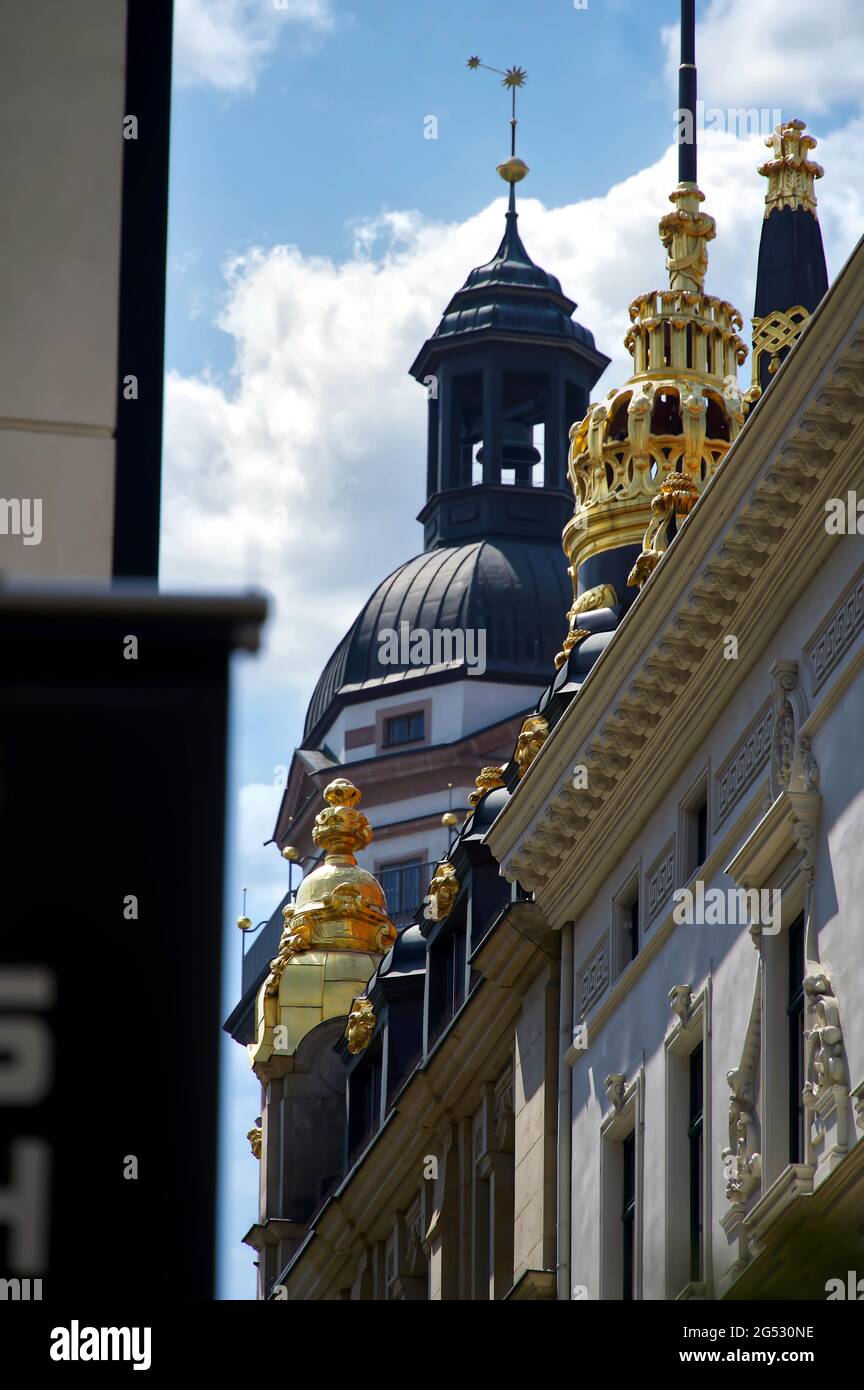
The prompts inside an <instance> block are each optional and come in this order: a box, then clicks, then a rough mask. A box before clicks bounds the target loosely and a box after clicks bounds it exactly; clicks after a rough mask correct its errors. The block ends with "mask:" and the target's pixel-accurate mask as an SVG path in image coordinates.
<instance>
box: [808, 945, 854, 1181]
mask: <svg viewBox="0 0 864 1390" xmlns="http://www.w3.org/2000/svg"><path fill="white" fill-rule="evenodd" d="M814 965H815V969H814ZM807 968H808V973H807V974H806V975H805V977H804V998H805V1001H806V1017H805V1027H804V1049H805V1051H804V1065H805V1072H806V1076H807V1079H806V1081H805V1083H804V1090H803V1092H802V1096H801V1099H802V1101H803V1103H804V1108H805V1110H806V1111H807V1113H808V1116H809V1119H810V1124H809V1126H808V1134H807V1159H808V1162H810V1163H812V1164H813V1165H814V1166H815V1165H816V1164H821V1163H823V1162H826V1161H827V1162H828V1166H829V1168H830V1167H833V1166H834V1165H833V1160H834V1159H835V1158H837V1159H839V1158H842V1157H843V1156H844V1155H845V1154H846V1153H848V1151H849V1139H850V1135H849V1116H848V1111H849V1084H848V1069H847V1065H846V1049H845V1044H844V1039H843V1028H842V1025H841V1022H840V1004H839V1001H838V1000H837V997H836V995H835V993H834V986H833V984H832V982H831V976H830V971H829V969H828V967H827V966H825V965H823V964H821V963H818V962H816V963H814V962H811V961H809V960H808V961H807ZM829 1137H830V1139H831V1141H832V1142H831V1145H830V1152H829V1151H828V1143H827V1141H828V1139H829Z"/></svg>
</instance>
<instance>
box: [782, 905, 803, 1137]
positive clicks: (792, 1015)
mask: <svg viewBox="0 0 864 1390" xmlns="http://www.w3.org/2000/svg"><path fill="white" fill-rule="evenodd" d="M788 959H789V1002H788V1004H787V1006H786V1013H787V1015H788V1017H789V1162H790V1163H803V1162H804V1124H805V1112H804V1102H803V1101H802V1099H801V1092H802V1090H803V1089H804V917H803V915H802V916H801V917H799V918H798V919H797V921H795V922H793V923H792V925H791V927H790V928H789V957H788Z"/></svg>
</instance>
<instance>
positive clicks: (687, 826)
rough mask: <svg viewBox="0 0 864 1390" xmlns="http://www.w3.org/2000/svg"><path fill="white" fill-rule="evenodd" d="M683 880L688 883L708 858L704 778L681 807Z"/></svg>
mask: <svg viewBox="0 0 864 1390" xmlns="http://www.w3.org/2000/svg"><path fill="white" fill-rule="evenodd" d="M681 812H682V820H681V832H682V838H681V847H682V863H681V880H682V882H683V883H688V882H689V880H690V879H691V878H692V877H693V875H694V874H695V873H696V872H697V871H698V870H699V869H700V868H701V867H702V865H703V864H704V863H705V860H706V859H707V858H708V779H707V777H704V776H703V777H702V779H701V780H700V782H699V785H698V786H697V787H696V788H695V789H694V790H693V791H691V793H690V795H689V797H688V798H687V800H686V801H685V802H684V804H683V806H682V807H681Z"/></svg>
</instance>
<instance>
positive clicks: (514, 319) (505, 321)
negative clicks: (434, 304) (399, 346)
mask: <svg viewBox="0 0 864 1390" xmlns="http://www.w3.org/2000/svg"><path fill="white" fill-rule="evenodd" d="M517 221H518V214H517V212H516V210H515V205H513V204H511V207H510V211H509V212H508V213H507V227H506V231H505V232H504V237H503V240H502V242H501V245H500V246H499V247H498V250H497V251H496V252H495V255H494V256H493V257H492V260H491V261H488V262H487V264H486V265H481V266H478V267H477V268H476V269H475V270H472V271H471V274H470V275H469V276H468V279H467V280H466V281H465V284H464V285H463V286H462V288H461V290H458V291H457V292H456V294H454V296H453V298H452V299H451V301H450V303H449V304H448V306H447V308H446V309H445V311H444V316H443V318H442V319H441V322H440V323H439V325H438V327H437V328H436V330H435V332H434V333H433V335H432V337H431V338H430V339H429V341H428V342H427V343H426V344H425V345H424V348H423V350H422V352H421V354H420V356H419V357H418V359H417V361H416V362H415V363H414V366H413V367H412V368H411V371H412V373H413V374H414V375H415V376H416V375H422V372H423V371H424V370H425V359H426V356H427V355H428V353H429V352H430V351H433V350H434V348H435V347H436V346H437V345H439V344H440V343H441V342H442V340H444V341H447V340H449V339H451V338H457V337H458V338H459V339H460V341H462V340H463V339H464V335H465V334H474V333H479V332H483V331H486V332H494V333H502V332H503V333H513V334H519V335H524V334H531V335H532V336H535V337H543V338H562V339H565V340H567V341H568V342H569V343H579V344H581V345H582V346H584V347H587V348H589V349H591V350H592V351H593V350H594V335H593V334H592V333H590V332H589V331H588V329H587V328H583V327H582V325H581V323H577V322H576V321H575V320H574V319H573V317H572V315H573V311H574V309H575V308H576V304H575V302H574V300H572V299H568V298H567V296H566V295H565V294H564V292H563V291H562V289H561V282H560V280H558V278H557V277H556V276H555V275H550V274H549V272H548V271H546V270H543V269H542V267H541V266H538V265H535V263H534V261H532V259H531V257H530V256H529V255H528V252H527V251H526V250H525V247H524V245H523V242H522V238H521V237H520V235H519V231H518V228H517ZM601 370H602V369H601ZM598 375H599V373H598Z"/></svg>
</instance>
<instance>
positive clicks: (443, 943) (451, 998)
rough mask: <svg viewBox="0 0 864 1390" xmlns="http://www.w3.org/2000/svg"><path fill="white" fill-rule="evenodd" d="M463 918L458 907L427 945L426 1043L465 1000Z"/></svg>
mask: <svg viewBox="0 0 864 1390" xmlns="http://www.w3.org/2000/svg"><path fill="white" fill-rule="evenodd" d="M465 948H466V921H465V910H464V907H463V908H462V910H461V911H459V910H458V909H457V915H456V916H455V917H453V918H451V919H450V920H449V921H448V922H447V923H446V924H445V926H444V928H443V930H442V931H441V932H440V933H439V934H438V935H437V936H436V937H435V939H434V941H432V942H431V944H430V947H429V965H428V970H429V976H428V979H429V984H428V989H429V1031H428V1038H427V1046H428V1047H431V1046H432V1045H433V1043H435V1042H437V1040H438V1038H440V1036H441V1034H442V1033H443V1032H444V1031H445V1029H446V1028H448V1027H449V1025H450V1023H451V1021H452V1020H453V1018H454V1017H455V1016H456V1014H457V1013H458V1012H459V1010H460V1009H461V1007H462V1005H463V1004H464V1002H465V973H466V965H465Z"/></svg>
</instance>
